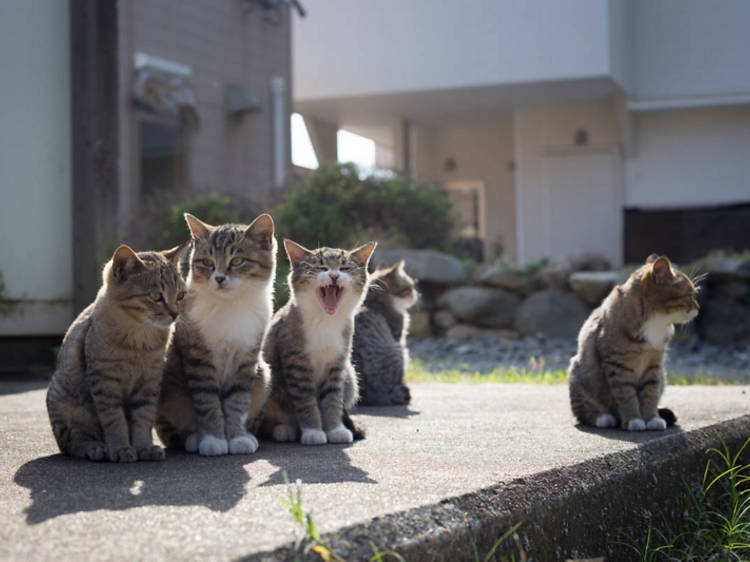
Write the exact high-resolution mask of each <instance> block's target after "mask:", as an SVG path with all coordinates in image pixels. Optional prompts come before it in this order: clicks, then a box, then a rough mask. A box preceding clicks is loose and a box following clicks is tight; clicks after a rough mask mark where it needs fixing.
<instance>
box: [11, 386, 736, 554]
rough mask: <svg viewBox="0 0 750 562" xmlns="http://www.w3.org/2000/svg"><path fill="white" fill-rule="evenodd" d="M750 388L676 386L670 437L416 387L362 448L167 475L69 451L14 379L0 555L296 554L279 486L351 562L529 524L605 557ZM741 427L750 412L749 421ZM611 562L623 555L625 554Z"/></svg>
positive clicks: (272, 456)
mask: <svg viewBox="0 0 750 562" xmlns="http://www.w3.org/2000/svg"><path fill="white" fill-rule="evenodd" d="M748 391H750V388H749V387H737V386H733V387H729V386H726V387H669V388H668V389H667V391H666V393H665V397H664V400H663V403H664V405H665V406H667V407H670V408H672V409H673V410H674V411H675V412H676V413H677V416H678V417H679V418H680V423H681V426H680V427H675V428H671V429H669V430H667V431H666V432H643V433H628V432H622V431H616V430H610V431H591V430H585V429H581V428H578V427H576V426H575V425H574V424H573V419H572V416H571V414H570V409H569V405H568V391H567V387H564V386H534V385H484V384H473V385H472V384H448V385H441V384H415V385H413V387H412V396H413V402H412V404H411V405H410V406H409V407H408V408H399V407H391V408H368V409H362V410H361V411H360V412H358V413H356V415H355V419H356V420H358V421H359V422H360V423H362V424H363V425H365V426H366V427H367V429H368V437H367V439H365V440H364V441H360V442H357V443H355V444H353V445H351V446H340V445H326V446H321V447H303V446H301V445H297V444H276V443H268V442H264V443H262V444H261V448H260V449H259V451H258V452H257V453H255V454H253V455H237V456H226V457H220V458H204V457H198V456H195V455H188V454H186V453H178V452H171V453H170V454H169V455H168V456H167V460H166V461H165V462H162V463H134V464H129V465H114V464H110V463H91V462H86V461H79V460H75V459H71V458H68V457H64V456H62V455H60V454H58V453H57V450H56V447H55V443H54V439H53V437H52V433H51V431H50V429H49V421H48V419H47V414H46V411H45V406H44V389H43V385H40V384H39V383H38V382H37V383H29V382H3V383H0V474H2V478H0V513H2V515H0V559H1V560H28V559H53V558H54V559H77V558H81V559H88V558H92V557H95V558H99V559H114V560H120V559H129V560H130V559H148V560H174V559H180V560H185V559H188V560H191V559H196V560H197V559H211V560H235V559H240V558H248V559H251V560H272V559H284V557H285V556H287V555H288V554H289V551H288V550H286V549H287V548H288V547H289V546H290V545H291V543H292V541H293V539H294V532H295V530H296V525H295V523H294V522H293V521H292V520H291V517H290V514H289V512H288V510H287V509H286V508H285V507H284V505H283V504H282V503H281V501H280V499H281V497H283V496H284V494H285V487H284V482H283V474H284V473H287V474H288V475H289V478H290V480H291V481H295V480H296V479H300V480H301V481H302V487H303V504H304V506H305V507H306V508H308V509H310V510H311V511H312V513H313V515H314V518H315V522H316V525H317V526H318V529H319V530H320V532H321V533H323V534H324V536H326V537H328V538H329V539H330V542H331V544H332V545H333V546H334V547H335V548H336V549H337V550H338V551H340V552H341V553H342V554H345V555H346V556H347V557H348V559H350V560H356V559H360V558H369V556H370V555H371V552H370V546H369V544H370V541H373V542H374V543H375V544H377V546H378V547H379V548H381V549H393V550H396V551H399V552H400V553H402V554H403V555H404V556H405V557H406V559H407V560H435V559H437V560H441V559H442V560H456V559H463V558H465V557H466V556H467V555H469V554H470V552H471V547H470V545H471V541H472V540H474V541H476V542H477V544H478V546H479V548H480V550H481V551H484V552H486V551H487V549H488V548H489V545H491V544H492V543H493V542H494V541H495V539H496V538H497V537H498V536H499V535H500V534H502V533H503V532H504V531H505V530H507V529H508V528H509V527H510V526H511V525H513V524H514V523H516V522H518V521H523V522H524V524H523V526H522V527H521V529H520V531H519V536H520V538H521V545H522V547H523V549H524V550H525V551H526V552H527V553H528V555H529V556H530V557H532V558H533V559H534V560H556V559H565V558H566V557H569V556H601V555H605V554H607V553H608V552H612V551H611V550H608V549H609V548H610V544H609V542H608V541H611V539H612V538H613V537H615V536H616V533H617V531H618V529H622V530H624V531H626V532H630V533H631V534H635V535H638V534H640V532H641V531H642V529H644V528H645V526H646V525H647V521H648V517H658V516H657V513H658V510H659V509H662V510H669V509H676V508H677V507H678V505H677V504H676V503H675V501H674V500H675V498H676V494H677V493H678V492H680V491H681V489H682V478H683V477H688V478H690V477H691V476H693V475H695V476H697V475H699V474H700V473H701V470H702V468H703V466H704V463H705V458H704V456H703V453H704V451H705V449H706V448H708V447H711V446H716V445H718V443H719V441H718V438H717V437H716V436H715V433H714V430H717V431H718V432H719V433H720V434H721V435H722V436H723V437H724V439H725V440H727V442H728V443H729V444H730V446H733V447H735V446H738V445H739V443H740V442H741V441H742V439H744V437H745V436H747V435H748V434H750V417H748V416H747V414H748V412H750V392H748ZM743 416H744V417H743ZM610 559H627V558H623V557H619V558H618V557H615V558H611V557H610Z"/></svg>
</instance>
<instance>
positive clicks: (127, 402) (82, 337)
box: [47, 245, 185, 462]
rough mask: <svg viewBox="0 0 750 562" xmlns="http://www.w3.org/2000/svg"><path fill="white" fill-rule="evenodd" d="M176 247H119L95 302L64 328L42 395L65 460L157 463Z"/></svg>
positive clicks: (177, 303) (178, 299) (178, 286)
mask: <svg viewBox="0 0 750 562" xmlns="http://www.w3.org/2000/svg"><path fill="white" fill-rule="evenodd" d="M183 250H184V245H183V246H178V247H176V248H173V249H171V250H167V251H166V252H139V253H137V254H136V253H135V252H134V251H133V250H131V249H130V248H129V247H128V246H120V247H119V248H117V250H116V251H115V253H114V255H113V256H112V259H111V260H110V261H109V262H108V263H107V264H106V265H105V266H104V273H103V278H104V284H103V285H102V287H101V289H100V290H99V293H98V294H97V296H96V300H94V302H93V303H92V304H90V305H89V306H88V307H87V308H86V309H85V310H84V311H83V312H81V314H79V315H78V318H76V319H75V321H74V322H73V324H71V326H70V328H69V329H68V331H67V333H66V334H65V338H64V339H63V343H62V346H61V348H60V353H59V356H58V360H57V368H56V370H55V372H54V374H53V375H52V381H51V382H50V385H49V389H48V390H47V412H48V413H49V419H50V422H51V424H52V431H53V433H54V434H55V439H56V440H57V445H58V446H59V447H60V451H62V452H63V453H65V454H68V455H71V456H74V457H81V458H87V459H90V460H93V461H100V460H103V459H104V458H105V456H106V457H107V458H108V459H109V460H111V461H113V462H133V461H136V460H163V459H164V450H163V449H162V448H161V447H159V446H158V445H154V444H153V441H152V432H151V430H152V426H153V422H154V416H155V415H156V405H157V402H158V399H159V385H160V382H161V373H162V368H163V362H164V351H165V349H166V346H167V340H168V338H169V332H170V327H171V325H172V322H173V321H174V319H175V318H176V317H177V315H178V314H179V312H180V308H181V304H182V298H183V297H184V296H185V291H184V289H185V285H184V283H183V281H182V277H180V274H179V269H178V265H177V264H178V262H179V259H180V256H181V254H182V251H183Z"/></svg>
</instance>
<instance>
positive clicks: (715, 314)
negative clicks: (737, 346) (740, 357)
mask: <svg viewBox="0 0 750 562" xmlns="http://www.w3.org/2000/svg"><path fill="white" fill-rule="evenodd" d="M697 326H698V333H699V334H700V336H701V337H702V338H703V339H704V340H706V341H707V342H709V343H714V344H717V345H729V344H731V343H734V342H740V341H750V309H748V307H747V306H746V305H745V304H743V303H742V302H740V301H737V300H735V299H733V298H731V297H728V296H726V295H721V294H719V295H716V296H714V297H712V298H710V299H708V301H707V302H706V303H705V305H704V306H703V308H702V309H701V311H700V314H699V315H698V321H697Z"/></svg>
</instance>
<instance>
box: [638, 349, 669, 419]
mask: <svg viewBox="0 0 750 562" xmlns="http://www.w3.org/2000/svg"><path fill="white" fill-rule="evenodd" d="M665 378H666V375H665V374H664V368H663V367H662V366H661V364H654V365H650V366H649V368H648V369H647V370H646V372H645V373H644V374H643V377H642V379H641V384H640V388H639V390H638V400H639V401H640V405H641V413H642V414H643V419H644V420H645V421H646V429H649V430H652V431H653V430H655V431H662V430H664V429H667V422H666V421H665V420H664V419H663V418H662V417H661V416H659V412H658V405H659V399H660V398H661V395H662V392H663V391H664V380H665Z"/></svg>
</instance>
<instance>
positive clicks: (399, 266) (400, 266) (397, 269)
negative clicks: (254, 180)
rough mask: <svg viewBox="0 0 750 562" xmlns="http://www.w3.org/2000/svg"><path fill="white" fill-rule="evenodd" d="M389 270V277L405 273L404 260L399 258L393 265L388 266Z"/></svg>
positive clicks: (387, 274)
mask: <svg viewBox="0 0 750 562" xmlns="http://www.w3.org/2000/svg"><path fill="white" fill-rule="evenodd" d="M387 271H388V273H386V276H387V277H393V276H395V275H396V274H397V273H403V272H404V260H398V261H397V262H396V263H394V264H393V265H392V266H391V267H389V268H387Z"/></svg>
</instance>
